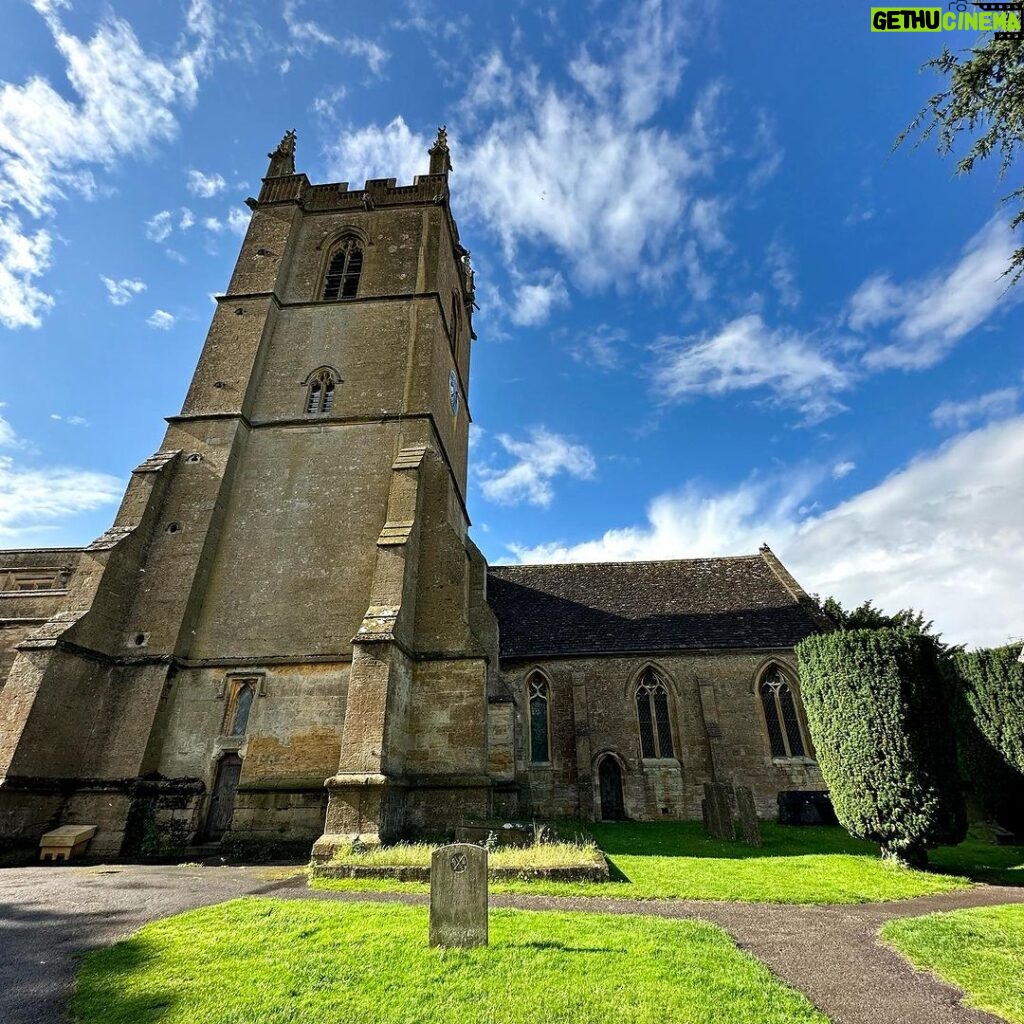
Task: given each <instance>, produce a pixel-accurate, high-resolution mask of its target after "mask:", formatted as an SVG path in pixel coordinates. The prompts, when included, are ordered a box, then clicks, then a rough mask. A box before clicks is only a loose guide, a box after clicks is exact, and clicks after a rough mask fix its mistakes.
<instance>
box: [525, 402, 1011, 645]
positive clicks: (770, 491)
mask: <svg viewBox="0 0 1024 1024" xmlns="http://www.w3.org/2000/svg"><path fill="white" fill-rule="evenodd" d="M817 479H820V474H818V476H817V477H816V476H815V475H814V474H804V473H798V472H797V473H794V472H788V473H786V474H785V475H782V476H779V477H777V478H773V479H770V480H769V479H753V480H751V481H748V482H746V483H743V484H741V485H739V486H738V487H736V488H734V489H732V490H726V491H709V490H706V489H701V488H697V487H691V488H686V489H683V490H682V491H678V492H671V493H666V494H663V495H661V496H659V497H658V498H656V499H654V501H652V502H651V504H650V506H649V508H648V510H647V521H646V523H644V524H642V525H639V526H632V527H625V528H622V529H617V530H609V531H608V532H607V533H605V534H603V535H602V536H601V537H599V538H597V539H595V540H591V541H584V542H582V543H577V544H568V545H565V544H558V543H551V544H544V545H539V546H536V547H524V546H518V545H512V546H511V550H512V552H513V553H514V554H515V555H516V556H517V557H518V558H519V559H520V560H521V561H524V562H538V561H540V562H567V561H571V562H576V561H619V560H626V561H628V560H636V559H646V558H684V557H692V556H708V555H719V554H722V555H724V554H742V553H752V552H754V551H756V550H757V547H758V546H759V545H760V544H761V543H762V542H765V541H767V542H768V543H769V544H770V545H771V546H772V547H773V549H774V550H775V551H776V552H777V553H779V554H780V555H781V557H782V558H783V560H784V561H785V562H786V564H787V566H788V567H789V568H790V570H791V571H792V572H793V573H794V574H795V575H796V577H797V579H798V580H800V582H801V583H802V584H803V585H804V586H805V587H806V588H807V589H808V590H811V591H816V592H818V593H820V594H822V596H825V595H829V594H831V595H833V596H835V597H837V598H839V599H840V600H841V601H842V602H843V603H844V604H851V605H857V604H859V603H861V602H862V601H864V600H866V599H868V598H870V599H871V600H873V601H874V602H875V603H876V604H878V605H879V606H881V607H882V608H886V609H891V610H894V611H895V610H896V609H899V608H905V607H913V608H918V609H920V610H922V611H923V612H924V613H925V615H926V616H928V617H929V618H934V620H935V622H936V624H937V627H938V628H939V629H940V630H942V631H943V633H944V634H945V635H946V638H947V639H948V640H950V641H952V642H957V643H974V644H982V645H991V644H999V643H1005V642H1006V641H1007V640H1008V639H1009V638H1010V636H1011V635H1013V636H1019V635H1020V623H1021V622H1022V621H1024V588H1022V587H1021V585H1020V581H1021V580H1022V579H1024V518H1022V517H1021V515H1020V509H1021V507H1022V506H1024V416H1018V417H1015V418H1013V419H1009V420H1004V421H1002V422H1001V423H997V424H992V425H990V426H988V427H986V428H984V429H981V430H976V431H974V432H973V433H969V434H964V435H960V436H959V437H957V438H955V439H954V440H952V441H950V442H948V443H947V444H945V445H944V446H942V447H941V448H939V449H938V450H936V451H933V452H929V453H926V454H924V455H922V456H921V457H919V458H918V459H915V460H913V461H911V462H910V463H908V464H907V465H906V466H904V467H903V468H902V469H900V470H899V471H897V472H895V473H893V474H892V475H891V476H890V477H888V478H887V479H886V480H884V481H882V482H881V483H880V484H878V485H877V486H875V487H872V488H871V489H869V490H866V491H864V492H862V493H861V494H858V495H857V496H855V497H853V498H851V499H850V500H848V501H845V502H843V503H842V504H840V505H838V506H836V507H835V508H832V509H830V510H829V511H827V512H824V513H821V514H811V513H809V512H808V511H807V504H808V496H809V495H810V494H811V493H812V491H813V489H814V486H815V484H816V481H817Z"/></svg>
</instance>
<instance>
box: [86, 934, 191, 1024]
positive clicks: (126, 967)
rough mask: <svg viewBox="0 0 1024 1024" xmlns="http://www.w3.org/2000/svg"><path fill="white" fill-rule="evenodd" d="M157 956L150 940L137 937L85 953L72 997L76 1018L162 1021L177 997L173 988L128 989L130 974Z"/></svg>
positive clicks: (144, 1023) (118, 1023)
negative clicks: (141, 991) (134, 990)
mask: <svg viewBox="0 0 1024 1024" xmlns="http://www.w3.org/2000/svg"><path fill="white" fill-rule="evenodd" d="M159 955H160V954H159V951H158V950H156V949H155V948H154V945H153V943H152V942H151V941H150V940H147V939H146V938H143V937H138V936H136V937H133V938H130V939H124V940H123V941H122V942H119V943H117V944H116V945H114V946H111V947H110V948H109V949H103V950H97V951H95V952H92V953H88V954H86V955H85V956H84V957H83V958H82V965H81V969H80V971H79V974H78V984H77V985H76V987H75V994H74V995H73V996H72V998H71V1004H70V1008H71V1011H72V1013H73V1015H74V1017H75V1019H85V1020H102V1021H103V1022H104V1024H156V1022H158V1021H160V1020H162V1019H163V1018H164V1016H165V1015H166V1014H167V1012H168V1011H169V1010H170V1009H172V1008H173V1007H174V1004H175V1001H176V998H177V997H176V995H175V992H174V990H173V989H172V988H170V987H169V986H161V987H160V988H159V989H157V990H154V991H149V992H143V993H138V992H132V991H131V982H132V981H133V980H134V977H133V976H135V975H136V974H137V972H140V971H142V970H143V969H144V968H145V967H147V966H149V965H150V964H152V963H153V961H154V960H157V959H158V958H159Z"/></svg>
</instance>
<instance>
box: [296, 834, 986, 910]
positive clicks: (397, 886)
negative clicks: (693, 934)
mask: <svg viewBox="0 0 1024 1024" xmlns="http://www.w3.org/2000/svg"><path fill="white" fill-rule="evenodd" d="M761 830H762V834H763V836H764V846H762V847H761V848H760V849H752V848H751V847H748V846H744V845H743V844H741V843H725V842H720V841H718V840H714V839H709V838H708V837H707V835H706V834H705V832H704V828H703V826H702V825H701V824H700V823H699V822H649V823H642V824H641V823H622V824H597V825H593V826H591V831H592V832H593V835H594V837H595V838H596V839H597V842H598V845H599V846H600V847H601V849H602V850H604V852H605V854H606V856H607V857H608V861H609V864H610V865H611V868H612V877H613V879H615V880H614V881H611V882H606V883H592V882H547V881H507V882H492V884H491V892H495V893H498V892H518V893H533V894H537V895H547V896H600V897H611V898H617V899H698V900H745V901H758V902H762V901H763V902H768V903H867V902H877V901H880V900H897V899H909V898H911V897H914V896H923V895H925V894H927V893H934V892H949V891H950V890H952V889H959V888H964V887H966V886H968V885H969V884H970V882H969V881H968V879H966V878H960V877H955V876H953V875H944V874H937V873H932V872H924V871H911V870H908V869H905V868H896V867H893V866H891V865H889V864H883V863H882V861H881V859H880V858H879V855H878V848H877V847H875V846H873V845H872V844H870V843H866V842H862V841H860V840H857V839H852V838H851V837H850V836H849V835H848V834H847V833H846V832H845V831H844V830H843V829H840V828H824V827H822V828H819V827H805V828H792V827H790V828H787V827H784V826H780V825H774V824H772V823H770V822H764V823H762V825H761ZM311 884H312V885H313V886H314V887H316V888H324V889H337V890H343V891H349V892H352V891H363V892H366V891H371V890H381V889H385V890H391V891H403V892H425V891H426V890H427V886H426V885H425V884H424V883H419V882H395V881H390V880H385V879H315V880H314V881H313V882H311Z"/></svg>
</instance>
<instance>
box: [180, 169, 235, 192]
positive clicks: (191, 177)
mask: <svg viewBox="0 0 1024 1024" xmlns="http://www.w3.org/2000/svg"><path fill="white" fill-rule="evenodd" d="M187 185H188V190H189V192H191V193H192V195H194V196H198V197H199V198H200V199H212V198H213V197H214V196H216V195H220V193H221V192H223V191H224V189H225V188H227V185H228V183H227V182H226V181H225V180H224V176H223V175H221V174H204V173H203V172H202V171H197V170H195V169H192V170H190V171H189V172H188V176H187Z"/></svg>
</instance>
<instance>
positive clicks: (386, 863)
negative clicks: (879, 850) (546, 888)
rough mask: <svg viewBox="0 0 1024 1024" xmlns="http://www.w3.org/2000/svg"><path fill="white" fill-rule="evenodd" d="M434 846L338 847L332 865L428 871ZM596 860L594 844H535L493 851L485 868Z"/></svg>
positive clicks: (536, 866) (582, 864)
mask: <svg viewBox="0 0 1024 1024" xmlns="http://www.w3.org/2000/svg"><path fill="white" fill-rule="evenodd" d="M436 845H437V844H433V843H396V844H395V845H394V846H371V847H368V848H365V849H353V847H352V846H351V845H350V846H348V847H347V848H346V847H341V848H340V849H339V850H338V851H337V852H336V853H335V854H334V856H333V857H332V858H331V863H332V864H338V865H343V866H350V865H362V866H365V867H407V866H408V867H430V855H431V853H432V852H433V851H434V849H436ZM597 860H598V851H597V846H596V845H595V844H594V843H593V842H590V843H586V842H582V841H581V842H574V843H564V842H559V843H534V844H533V845H532V846H502V847H499V848H498V849H496V850H492V851H491V854H490V857H489V858H488V865H489V866H490V867H492V868H510V869H514V870H527V869H533V870H541V869H544V868H579V867H593V866H594V864H595V863H596V862H597Z"/></svg>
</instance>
